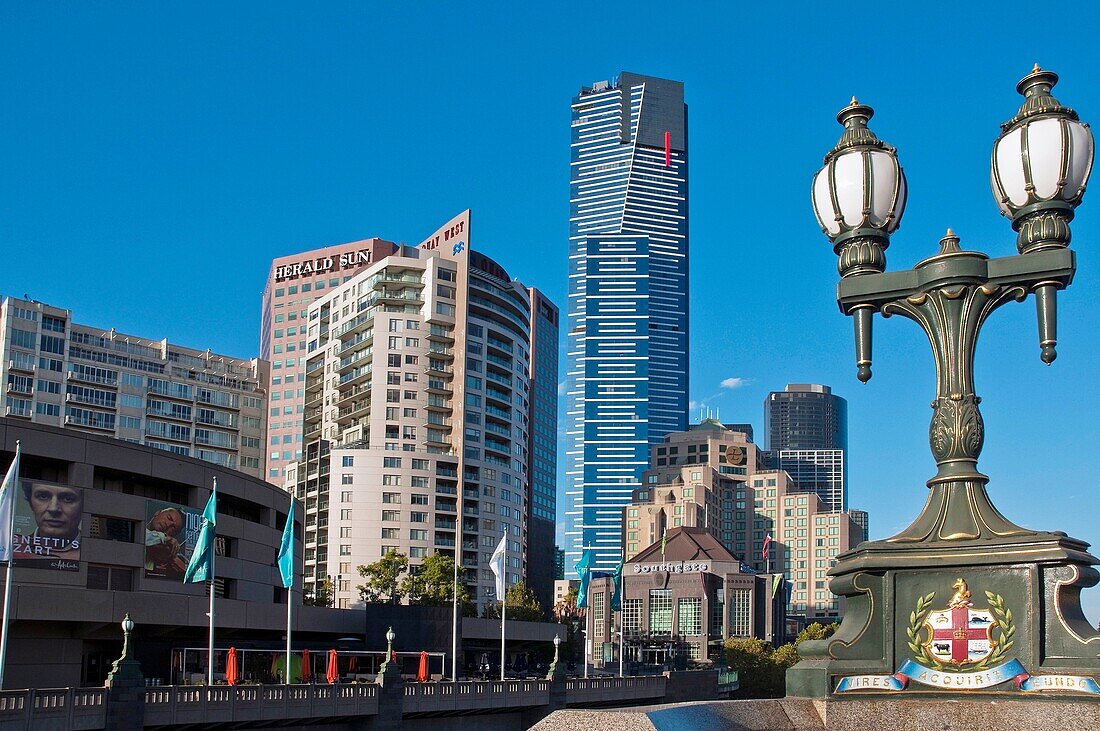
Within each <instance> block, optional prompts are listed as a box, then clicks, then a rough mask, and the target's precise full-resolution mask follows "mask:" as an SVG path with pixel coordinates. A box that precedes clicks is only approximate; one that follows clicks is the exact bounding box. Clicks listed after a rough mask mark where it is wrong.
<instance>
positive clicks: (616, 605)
mask: <svg viewBox="0 0 1100 731" xmlns="http://www.w3.org/2000/svg"><path fill="white" fill-rule="evenodd" d="M611 580H612V581H613V582H614V584H615V593H614V594H612V595H611V611H612V612H621V611H623V561H622V559H620V560H619V565H618V566H616V567H615V573H613V574H611Z"/></svg>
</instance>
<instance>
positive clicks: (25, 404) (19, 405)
mask: <svg viewBox="0 0 1100 731" xmlns="http://www.w3.org/2000/svg"><path fill="white" fill-rule="evenodd" d="M33 413H34V410H33V409H32V408H31V402H30V401H22V400H12V401H11V403H9V404H8V405H7V406H5V407H4V416H21V417H23V418H24V419H29V418H31V414H33ZM70 418H73V417H69V416H66V417H65V423H69V419H70ZM111 431H114V429H113V428H112V429H111Z"/></svg>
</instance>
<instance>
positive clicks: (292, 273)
mask: <svg viewBox="0 0 1100 731" xmlns="http://www.w3.org/2000/svg"><path fill="white" fill-rule="evenodd" d="M370 257H371V250H370V249H360V250H359V251H348V252H345V253H343V254H340V256H319V257H317V258H316V259H306V260H305V261H299V262H295V263H293V264H285V265H283V266H278V267H275V281H276V282H281V281H283V280H284V279H296V278H297V277H306V276H309V275H311V274H325V273H327V272H331V271H333V270H336V269H354V268H358V267H361V266H363V265H364V264H370Z"/></svg>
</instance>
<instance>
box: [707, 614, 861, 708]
mask: <svg viewBox="0 0 1100 731" xmlns="http://www.w3.org/2000/svg"><path fill="white" fill-rule="evenodd" d="M838 627H839V625H838V624H837V623H836V622H833V623H832V624H827V625H822V624H820V623H818V622H813V623H812V624H809V625H807V626H806V628H805V629H803V630H802V631H801V632H799V633H798V637H797V638H795V641H794V642H788V643H787V644H785V645H782V646H780V647H777V648H774V649H773V648H772V646H771V645H770V644H768V643H767V642H764V641H763V640H759V639H756V638H755V637H745V638H730V639H728V640H726V645H725V648H726V662H727V663H728V664H729V667H730V669H731V670H737V671H738V672H739V673H740V680H741V690H742V691H743V692H744V694H745V695H747V696H748V697H750V698H777V697H780V696H782V695H783V694H784V692H785V691H786V675H787V669H788V668H791V667H793V666H794V665H795V664H797V663H798V661H799V660H800V659H801V658H800V657H799V655H798V646H799V645H800V644H802V643H803V642H805V641H807V640H825V639H828V638H829V637H831V636H832V634H833V633H834V632H836V630H837V628H838Z"/></svg>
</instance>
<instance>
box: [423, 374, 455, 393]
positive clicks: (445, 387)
mask: <svg viewBox="0 0 1100 731" xmlns="http://www.w3.org/2000/svg"><path fill="white" fill-rule="evenodd" d="M427 391H428V393H430V394H446V395H448V396H450V395H451V394H453V393H454V389H452V388H451V385H450V384H449V383H447V382H446V381H442V380H440V379H438V378H429V379H428V389H427Z"/></svg>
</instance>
